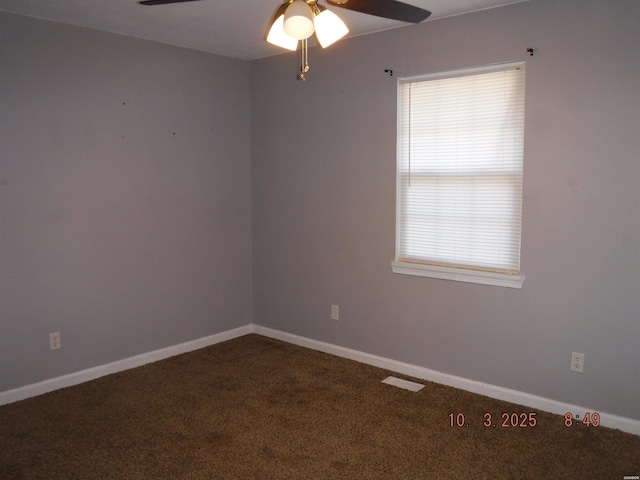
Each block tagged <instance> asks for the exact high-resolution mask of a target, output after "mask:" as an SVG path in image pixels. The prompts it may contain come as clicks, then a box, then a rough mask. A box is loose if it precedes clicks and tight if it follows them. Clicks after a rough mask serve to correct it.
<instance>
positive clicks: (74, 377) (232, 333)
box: [0, 324, 253, 405]
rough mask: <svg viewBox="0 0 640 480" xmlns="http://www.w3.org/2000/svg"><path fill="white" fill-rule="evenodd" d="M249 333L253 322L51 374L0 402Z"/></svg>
mask: <svg viewBox="0 0 640 480" xmlns="http://www.w3.org/2000/svg"><path fill="white" fill-rule="evenodd" d="M249 333H253V325H251V324H249V325H245V326H242V327H238V328H234V329H233V330H227V331H226V332H221V333H216V334H214V335H210V336H208V337H203V338H198V339H196V340H191V341H189V342H185V343H181V344H179V345H173V346H171V347H167V348H162V349H160V350H154V351H153V352H147V353H143V354H140V355H136V356H134V357H129V358H125V359H123V360H118V361H115V362H112V363H108V364H106V365H99V366H97V367H93V368H89V369H87V370H81V371H79V372H74V373H70V374H68V375H63V376H61V377H56V378H51V379H48V380H44V381H42V382H38V383H33V384H31V385H25V386H24V387H19V388H15V389H13V390H7V391H4V392H0V405H6V404H8V403H13V402H17V401H19V400H24V399H25V398H29V397H35V396H36V395H42V394H43V393H47V392H52V391H54V390H58V389H60V388H65V387H71V386H73V385H78V384H79V383H84V382H88V381H89V380H94V379H96V378H100V377H103V376H105V375H109V374H112V373H116V372H121V371H123V370H128V369H130V368H135V367H140V366H142V365H146V364H147V363H152V362H156V361H158V360H163V359H165V358H169V357H173V356H175V355H180V354H182V353H187V352H191V351H193V350H198V349H200V348H204V347H208V346H209V345H215V344H216V343H220V342H224V341H226V340H231V339H233V338H237V337H242V336H243V335H247V334H249Z"/></svg>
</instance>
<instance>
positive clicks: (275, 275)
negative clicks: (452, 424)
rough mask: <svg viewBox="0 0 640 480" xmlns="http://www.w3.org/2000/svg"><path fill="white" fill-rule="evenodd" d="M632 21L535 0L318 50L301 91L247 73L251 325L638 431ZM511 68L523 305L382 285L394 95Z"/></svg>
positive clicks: (281, 59)
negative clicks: (435, 77) (593, 414)
mask: <svg viewBox="0 0 640 480" xmlns="http://www.w3.org/2000/svg"><path fill="white" fill-rule="evenodd" d="M639 18H640V2H637V1H634V0H628V1H622V0H617V1H615V2H610V1H586V0H580V1H577V0H574V1H569V0H564V1H562V2H560V1H557V0H531V1H529V2H526V3H521V4H515V5H511V6H507V7H504V8H498V9H493V10H486V11H482V12H477V13H473V14H469V15H464V16H459V17H452V18H448V19H443V20H439V21H433V22H427V23H425V24H422V25H418V26H410V27H407V28H402V29H397V30H391V31H387V32H382V33H378V34H374V35H369V36H362V37H357V38H353V39H348V40H345V41H342V42H340V43H338V44H336V45H334V46H333V47H331V48H330V49H328V50H327V51H320V50H319V49H315V48H314V49H312V50H311V51H310V63H311V70H310V72H309V74H308V75H307V78H308V80H307V82H306V83H304V84H303V83H300V82H296V80H295V73H296V59H295V56H294V55H292V54H291V55H289V54H287V55H282V56H278V57H275V58H268V59H263V60H260V61H255V62H253V63H252V64H251V95H252V97H251V106H252V135H251V143H252V152H253V153H252V169H251V171H252V182H253V185H252V193H253V198H252V200H253V210H252V216H253V254H254V263H253V288H254V323H256V324H259V325H264V326H267V327H271V328H275V329H279V330H283V331H286V332H290V333H293V334H299V335H303V336H306V337H309V338H312V339H317V340H321V341H326V342H330V343H333V344H337V345H341V346H345V347H350V348H354V349H357V350H362V351H365V352H368V353H372V354H376V355H381V356H384V357H389V358H392V359H396V360H400V361H404V362H408V363H411V364H415V365H419V366H423V367H426V368H430V369H434V370H437V371H440V372H444V373H449V374H452V375H457V376H461V377H464V378H468V379H472V380H476V381H480V382H487V383H490V384H494V385H499V386H502V387H507V388H511V389H515V390H519V391H522V392H528V393H531V394H535V395H540V396H543V397H548V398H551V399H555V400H558V401H562V402H568V403H572V404H576V405H583V406H588V407H590V408H595V409H599V410H601V411H604V412H608V413H613V414H618V415H621V416H625V417H629V418H634V419H640V382H639V381H638V378H639V374H640V348H639V343H640V318H639V315H640V287H639V285H640V208H639V206H640V205H639V200H640V193H639V192H640V135H639V133H640V57H639V56H638V47H639V46H640V30H639V29H638V28H637V22H638V19H639ZM528 47H532V48H535V49H536V50H537V53H536V54H535V56H533V57H530V56H529V55H528V54H527V52H526V49H527V48H528ZM514 60H526V61H527V97H526V102H527V113H526V136H525V144H526V146H525V149H526V150H525V177H524V189H525V190H524V193H525V198H524V207H523V214H524V217H523V221H524V226H523V237H522V270H523V273H524V274H525V275H526V277H527V280H526V282H525V285H524V289H523V290H513V289H507V288H500V287H489V286H482V285H473V284H465V283H456V282H450V281H443V280H434V279H426V278H418V277H408V276H402V275H396V274H393V273H392V272H391V266H390V263H391V261H392V260H393V257H394V235H395V139H396V115H395V112H396V78H397V77H398V76H403V75H415V74H422V73H429V72H438V71H444V70H449V69H457V68H463V67H471V66H477V65H485V64H491V63H498V62H508V61H514ZM386 68H391V69H393V70H394V77H390V76H388V75H387V74H385V73H384V69H386ZM332 303H334V304H338V305H339V306H340V314H341V320H340V321H339V322H334V321H331V320H330V304H332ZM572 351H578V352H583V353H584V354H585V371H584V374H582V375H580V374H575V373H571V372H570V371H569V361H570V355H571V352H572ZM452 408H455V406H452Z"/></svg>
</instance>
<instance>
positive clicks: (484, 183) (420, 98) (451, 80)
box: [396, 63, 525, 283]
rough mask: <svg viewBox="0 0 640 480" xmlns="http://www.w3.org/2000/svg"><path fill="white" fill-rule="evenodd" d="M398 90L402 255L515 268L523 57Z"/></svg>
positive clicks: (404, 82)
mask: <svg viewBox="0 0 640 480" xmlns="http://www.w3.org/2000/svg"><path fill="white" fill-rule="evenodd" d="M398 89H399V90H398V159H397V169H398V170H397V231H396V262H402V263H409V264H427V265H435V266H442V267H452V268H462V269H471V270H474V271H477V270H480V271H487V272H498V273H501V274H507V275H517V274H518V273H519V271H520V232H521V211H522V169H523V136H524V91H525V64H524V63H518V64H509V65H500V66H493V67H490V68H487V69H484V68H483V69H473V70H466V71H459V72H450V73H447V74H442V75H437V76H424V77H415V78H407V79H400V80H399V84H398ZM403 273H404V272H403ZM479 283H482V282H479Z"/></svg>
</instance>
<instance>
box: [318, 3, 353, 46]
mask: <svg viewBox="0 0 640 480" xmlns="http://www.w3.org/2000/svg"><path fill="white" fill-rule="evenodd" d="M314 25H315V30H316V38H317V39H318V43H319V44H320V46H321V47H322V48H327V47H328V46H329V45H332V44H333V43H335V42H337V41H338V40H340V39H341V38H342V37H344V36H345V35H346V34H347V33H349V29H348V28H347V26H346V25H345V23H344V22H343V21H342V20H341V19H340V17H338V15H336V14H335V13H333V12H332V11H331V10H329V9H324V10H322V11H321V12H320V13H318V14H317V15H316V17H315V19H314Z"/></svg>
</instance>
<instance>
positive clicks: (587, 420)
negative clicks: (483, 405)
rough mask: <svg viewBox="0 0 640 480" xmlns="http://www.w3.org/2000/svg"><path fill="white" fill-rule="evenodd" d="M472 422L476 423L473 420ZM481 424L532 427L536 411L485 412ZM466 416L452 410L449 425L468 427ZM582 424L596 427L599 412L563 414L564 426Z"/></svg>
mask: <svg viewBox="0 0 640 480" xmlns="http://www.w3.org/2000/svg"><path fill="white" fill-rule="evenodd" d="M474 424H476V423H475V422H474ZM481 424H482V426H484V427H500V428H513V427H517V428H533V427H535V426H537V425H538V418H537V415H536V412H522V413H518V412H510V413H507V412H503V413H501V414H500V415H498V416H495V417H494V416H493V415H492V414H491V413H485V414H484V415H483V416H482V423H481ZM469 425H470V423H469V422H467V417H466V415H465V414H464V413H461V412H458V413H455V412H452V413H450V414H449V426H450V427H468V426H469ZM578 425H582V426H585V427H597V426H599V425H600V414H599V413H598V412H586V413H585V414H584V416H583V417H582V419H580V418H579V417H578V416H574V415H573V414H572V413H571V412H567V413H565V414H564V426H565V427H573V426H578Z"/></svg>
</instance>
